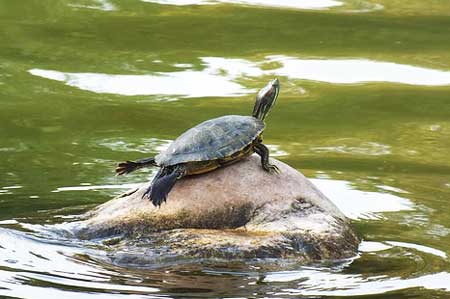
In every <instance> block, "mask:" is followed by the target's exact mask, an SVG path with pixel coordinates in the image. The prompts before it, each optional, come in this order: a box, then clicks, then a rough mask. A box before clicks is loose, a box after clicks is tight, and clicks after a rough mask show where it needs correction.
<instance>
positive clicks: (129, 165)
mask: <svg viewBox="0 0 450 299" xmlns="http://www.w3.org/2000/svg"><path fill="white" fill-rule="evenodd" d="M137 168H138V164H137V163H136V162H133V161H126V162H122V163H119V164H118V165H117V168H116V175H123V174H127V173H130V172H132V171H134V170H136V169H137Z"/></svg>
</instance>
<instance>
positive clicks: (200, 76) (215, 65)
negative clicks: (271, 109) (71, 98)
mask: <svg viewBox="0 0 450 299" xmlns="http://www.w3.org/2000/svg"><path fill="white" fill-rule="evenodd" d="M200 59H201V61H202V65H203V66H204V69H203V70H193V69H189V66H188V65H185V67H186V68H185V69H184V70H182V71H176V72H153V73H149V74H145V75H131V74H124V75H113V74H102V73H69V72H60V71H56V70H44V69H38V68H34V69H30V70H29V73H30V74H32V75H35V76H38V77H42V78H46V79H51V80H56V81H61V82H64V83H65V84H66V85H69V86H72V87H77V88H79V89H82V90H87V91H91V92H95V93H112V94H120V95H126V96H136V95H159V96H174V98H173V99H177V98H178V97H180V98H191V97H234V96H242V95H246V94H249V93H253V92H254V89H251V88H247V87H245V86H244V85H242V84H240V83H237V82H236V81H237V80H239V79H244V78H246V77H261V76H285V77H287V78H289V79H300V80H313V81H321V82H328V83H334V84H350V83H364V82H390V83H403V84H411V85H428V86H442V85H449V84H450V72H448V71H441V70H435V69H429V68H424V67H418V66H411V65H404V64H397V63H393V62H382V61H381V62H380V61H372V60H367V59H300V58H295V57H288V56H281V55H279V56H268V57H266V59H265V60H264V61H261V62H252V61H249V60H245V59H231V58H222V57H201V58H200ZM267 63H272V64H273V63H275V64H276V65H277V66H276V67H275V68H273V69H266V68H264V64H267Z"/></svg>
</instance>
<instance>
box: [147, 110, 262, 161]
mask: <svg viewBox="0 0 450 299" xmlns="http://www.w3.org/2000/svg"><path fill="white" fill-rule="evenodd" d="M264 127H265V125H264V122H262V121H261V120H259V119H257V118H254V117H253V116H242V115H227V116H222V117H218V118H214V119H210V120H207V121H205V122H202V123H201V124H199V125H197V126H195V127H193V128H191V129H189V130H187V131H186V132H184V133H183V134H182V135H180V136H179V137H178V138H177V139H175V141H174V142H172V144H170V146H169V147H168V148H167V150H165V151H163V152H161V153H160V154H159V155H157V156H156V158H155V159H156V163H158V165H161V166H170V165H175V164H179V163H186V162H193V161H208V160H216V159H220V158H225V157H229V156H231V155H232V154H234V153H236V152H238V151H240V150H242V149H243V148H244V147H245V146H247V145H249V144H250V143H251V142H252V141H253V140H255V138H257V137H258V136H259V135H260V134H261V132H262V131H263V130H264Z"/></svg>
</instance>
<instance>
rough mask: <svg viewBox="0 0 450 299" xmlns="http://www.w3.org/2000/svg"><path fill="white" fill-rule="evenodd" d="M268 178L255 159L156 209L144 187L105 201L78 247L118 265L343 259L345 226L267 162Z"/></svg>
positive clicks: (195, 183) (299, 179) (186, 181)
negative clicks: (98, 244) (107, 255)
mask: <svg viewBox="0 0 450 299" xmlns="http://www.w3.org/2000/svg"><path fill="white" fill-rule="evenodd" d="M272 163H273V164H275V165H276V166H278V168H279V169H280V170H281V173H280V174H269V173H267V172H265V171H264V170H263V169H262V167H261V165H260V159H259V157H258V156H256V155H253V156H251V157H248V158H246V159H244V160H242V161H241V162H238V163H236V164H233V165H230V166H228V167H225V168H222V169H219V170H216V171H213V172H210V173H207V174H204V175H198V176H192V177H187V178H183V179H182V180H180V181H178V182H177V184H176V185H175V187H174V188H173V189H172V191H171V192H170V194H169V196H168V199H167V203H165V204H163V205H162V206H161V207H160V208H157V207H154V206H153V205H152V203H151V202H150V201H148V200H146V199H142V195H143V193H144V192H145V190H146V188H147V187H148V184H143V185H142V186H140V187H139V188H136V189H135V190H130V191H128V192H127V193H125V194H123V195H121V196H119V197H117V198H115V199H113V200H111V201H108V202H106V203H104V204H102V205H100V206H99V207H97V208H96V209H94V210H93V211H91V212H90V213H88V215H86V216H87V218H86V220H84V221H82V222H80V223H77V225H76V226H74V227H76V229H74V230H73V232H74V233H75V235H76V236H77V237H78V238H81V239H95V240H100V241H103V243H104V244H107V245H108V246H109V248H110V249H111V251H110V252H111V258H112V259H113V260H114V261H115V262H117V263H125V264H136V265H141V264H146V263H149V262H150V263H151V262H155V261H158V260H170V259H179V258H188V259H197V258H225V259H241V258H243V259H253V258H293V259H296V260H298V261H300V262H305V263H307V262H312V261H318V260H328V259H343V258H348V257H352V256H354V255H355V254H356V252H357V248H358V244H359V240H358V238H357V236H356V235H355V233H354V231H353V230H352V228H351V226H350V224H349V220H348V219H347V218H346V217H345V216H344V215H343V214H342V213H341V212H340V211H339V210H338V208H337V207H336V206H335V205H334V204H333V203H332V202H330V201H329V200H328V199H327V198H326V197H325V196H324V195H323V194H322V193H321V192H320V191H319V190H318V189H317V188H316V187H315V186H314V185H313V184H312V183H310V181H309V180H308V179H306V178H305V177H304V176H303V175H302V174H301V173H299V172H298V171H297V170H295V169H293V168H291V167H290V166H288V165H286V164H284V163H282V162H280V161H277V160H275V159H272Z"/></svg>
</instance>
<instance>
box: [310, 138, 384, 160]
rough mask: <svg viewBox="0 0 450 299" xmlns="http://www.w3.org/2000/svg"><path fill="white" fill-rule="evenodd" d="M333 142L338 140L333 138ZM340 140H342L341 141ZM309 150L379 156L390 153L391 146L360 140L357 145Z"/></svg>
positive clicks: (321, 147)
mask: <svg viewBox="0 0 450 299" xmlns="http://www.w3.org/2000/svg"><path fill="white" fill-rule="evenodd" d="M334 141H335V142H337V141H340V140H334ZM341 142H342V141H341ZM311 150H312V151H313V152H317V153H340V154H352V155H354V154H357V155H369V156H381V155H389V154H391V147H390V146H389V145H386V144H380V143H377V142H362V143H361V144H360V145H359V146H348V145H337V146H320V147H312V148H311Z"/></svg>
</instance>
